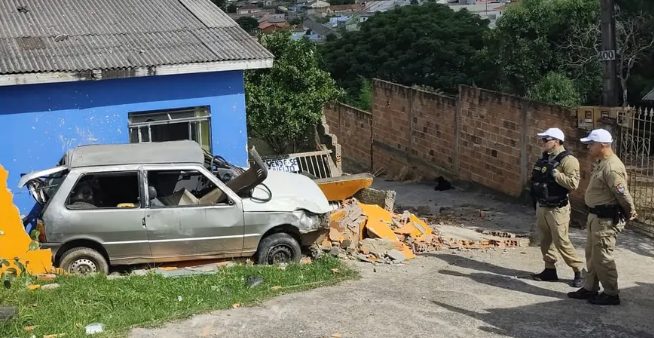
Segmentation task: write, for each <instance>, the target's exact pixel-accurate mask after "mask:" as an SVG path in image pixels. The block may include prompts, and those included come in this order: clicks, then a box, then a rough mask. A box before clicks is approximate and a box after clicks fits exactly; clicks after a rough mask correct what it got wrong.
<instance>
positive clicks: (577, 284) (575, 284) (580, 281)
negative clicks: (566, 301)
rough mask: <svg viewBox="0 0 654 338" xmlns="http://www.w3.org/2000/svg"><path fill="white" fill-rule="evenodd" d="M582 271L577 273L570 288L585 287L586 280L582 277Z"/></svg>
mask: <svg viewBox="0 0 654 338" xmlns="http://www.w3.org/2000/svg"><path fill="white" fill-rule="evenodd" d="M581 275H582V274H581V271H575V277H574V278H573V279H572V282H570V286H572V287H573V288H580V287H582V286H583V285H584V279H583V277H581Z"/></svg>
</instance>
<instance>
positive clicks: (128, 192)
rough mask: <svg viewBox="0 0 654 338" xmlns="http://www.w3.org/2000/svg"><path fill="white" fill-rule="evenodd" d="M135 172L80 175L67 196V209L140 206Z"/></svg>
mask: <svg viewBox="0 0 654 338" xmlns="http://www.w3.org/2000/svg"><path fill="white" fill-rule="evenodd" d="M139 201H140V198H139V180H138V173H137V172H120V173H93V174H86V175H84V176H82V177H81V178H80V179H79V180H78V181H77V184H75V187H74V188H73V190H72V191H71V192H70V195H69V196H68V201H67V202H66V207H68V208H69V209H78V210H79V209H97V208H138V207H140V202H139Z"/></svg>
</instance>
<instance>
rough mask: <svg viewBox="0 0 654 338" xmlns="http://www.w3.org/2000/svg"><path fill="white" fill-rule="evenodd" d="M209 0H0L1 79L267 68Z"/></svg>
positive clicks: (267, 60) (263, 54) (266, 59)
mask: <svg viewBox="0 0 654 338" xmlns="http://www.w3.org/2000/svg"><path fill="white" fill-rule="evenodd" d="M272 61H273V55H272V54H271V53H270V52H268V51H267V50H266V49H265V48H264V47H263V46H261V45H260V44H259V43H257V41H256V40H254V39H253V38H252V37H250V36H249V35H248V34H247V33H246V32H245V31H243V30H242V29H241V28H240V27H239V26H238V24H236V22H234V21H233V20H232V19H231V18H229V17H228V16H227V15H226V14H225V13H223V12H222V11H221V10H220V9H219V8H218V7H217V6H215V5H213V4H212V3H211V2H210V1H209V0H121V1H120V2H116V1H114V0H57V1H52V0H21V1H20V2H19V1H0V86H1V85H12V84H24V83H44V82H62V81H77V80H91V79H102V78H124V77H132V76H148V75H168V74H183V73H194V72H207V71H226V70H240V69H255V68H268V67H271V66H272Z"/></svg>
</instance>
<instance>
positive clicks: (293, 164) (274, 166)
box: [264, 157, 300, 173]
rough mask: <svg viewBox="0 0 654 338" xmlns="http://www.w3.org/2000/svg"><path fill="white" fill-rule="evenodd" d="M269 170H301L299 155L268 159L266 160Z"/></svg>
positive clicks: (294, 171) (291, 171) (295, 171)
mask: <svg viewBox="0 0 654 338" xmlns="http://www.w3.org/2000/svg"><path fill="white" fill-rule="evenodd" d="M264 162H265V163H266V167H268V170H272V171H285V172H289V173H299V172H300V161H299V160H298V159H297V157H292V158H281V159H267V160H264Z"/></svg>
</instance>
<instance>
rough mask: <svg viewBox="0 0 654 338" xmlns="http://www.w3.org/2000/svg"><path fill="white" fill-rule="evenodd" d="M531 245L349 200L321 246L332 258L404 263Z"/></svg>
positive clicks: (333, 218)
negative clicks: (429, 255) (445, 253)
mask: <svg viewBox="0 0 654 338" xmlns="http://www.w3.org/2000/svg"><path fill="white" fill-rule="evenodd" d="M525 245H528V242H525V241H524V240H520V238H519V237H518V236H517V235H515V234H511V233H504V232H492V231H474V230H470V229H465V228H461V227H453V226H448V225H443V224H441V225H436V224H432V225H430V224H428V223H427V222H426V221H424V220H422V219H420V218H418V217H417V216H416V215H414V214H412V213H409V212H408V211H405V212H403V213H402V214H395V213H392V212H390V211H388V210H385V209H384V208H382V207H381V206H379V205H376V204H364V203H360V202H359V201H358V200H357V199H356V198H352V199H349V200H346V201H344V202H343V203H342V205H341V207H340V208H339V209H337V210H336V211H335V212H334V213H332V215H331V218H330V223H329V232H328V234H327V236H326V237H325V238H324V240H323V241H322V242H320V243H319V244H318V246H319V247H320V249H321V250H323V251H324V252H329V253H330V254H331V255H333V256H340V257H342V256H343V255H348V256H349V257H351V258H352V259H358V260H360V261H364V262H370V263H401V262H404V261H405V260H410V259H413V258H415V255H416V254H419V253H426V252H435V251H438V250H443V249H489V248H507V247H519V246H525Z"/></svg>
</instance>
